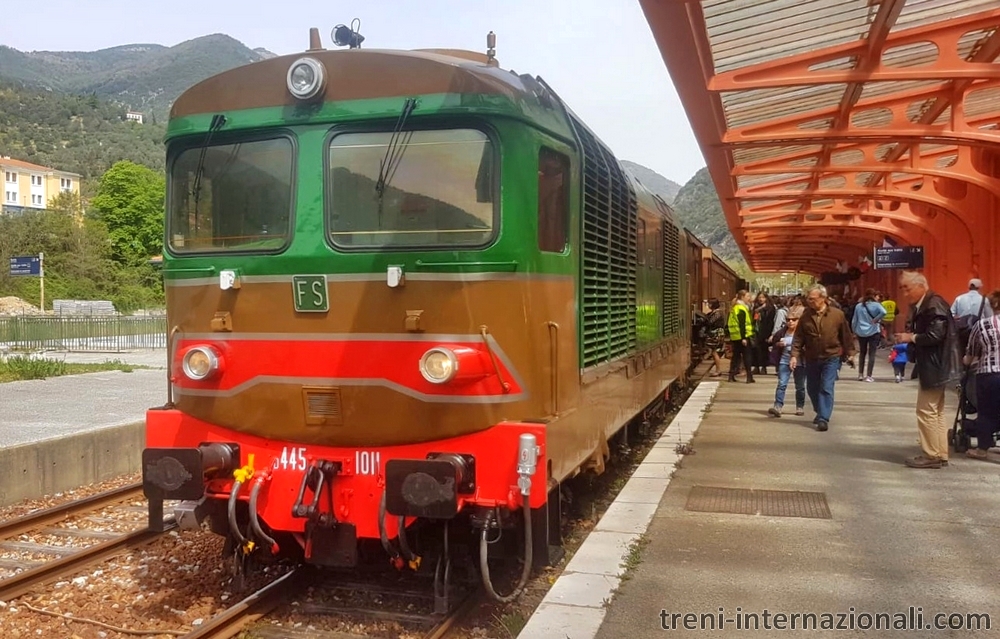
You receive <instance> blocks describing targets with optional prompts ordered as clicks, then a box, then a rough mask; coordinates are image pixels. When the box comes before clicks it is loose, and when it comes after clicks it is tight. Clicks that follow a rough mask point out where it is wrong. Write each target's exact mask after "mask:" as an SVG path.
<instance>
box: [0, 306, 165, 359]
mask: <svg viewBox="0 0 1000 639" xmlns="http://www.w3.org/2000/svg"><path fill="white" fill-rule="evenodd" d="M3 346H5V347H7V348H9V349H12V350H28V351H30V350H43V349H48V350H66V351H92V352H101V353H120V352H123V351H132V350H136V349H141V348H166V347H167V318H166V317H65V316H64V317H47V316H34V315H18V316H13V317H0V347H3Z"/></svg>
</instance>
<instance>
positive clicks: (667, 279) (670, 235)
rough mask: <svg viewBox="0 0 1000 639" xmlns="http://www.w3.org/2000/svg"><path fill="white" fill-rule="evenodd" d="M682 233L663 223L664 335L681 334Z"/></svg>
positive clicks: (666, 222)
mask: <svg viewBox="0 0 1000 639" xmlns="http://www.w3.org/2000/svg"><path fill="white" fill-rule="evenodd" d="M680 253H681V247H680V231H679V230H678V228H677V227H676V226H674V225H673V224H671V223H670V222H668V221H667V220H664V222H663V334H664V335H665V336H667V335H679V334H680V332H681V269H680V261H679V258H680Z"/></svg>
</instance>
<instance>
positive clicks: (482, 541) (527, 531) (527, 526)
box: [479, 497, 534, 603]
mask: <svg viewBox="0 0 1000 639" xmlns="http://www.w3.org/2000/svg"><path fill="white" fill-rule="evenodd" d="M499 524H500V522H497V525H499ZM488 532H489V525H488V524H487V525H485V526H483V532H482V535H481V536H480V537H479V572H480V573H481V574H482V576H483V586H484V587H485V588H486V592H487V593H489V595H490V596H491V597H493V598H494V599H496V600H497V601H499V602H500V603H509V602H511V601H514V599H516V598H517V596H518V595H519V594H521V591H522V590H524V587H525V585H527V583H528V577H529V576H530V575H531V562H532V561H533V560H534V553H533V551H532V541H531V504H530V503H529V502H528V498H527V497H525V498H524V570H523V571H522V572H521V580H520V581H519V582H518V584H517V587H516V588H514V592H512V593H510V594H509V595H507V596H506V597H501V596H500V595H499V594H497V591H496V590H494V589H493V583H492V582H491V581H490V566H489V563H488V562H487V555H488V554H489V549H488V548H487V544H488V543H489V542H487V541H486V536H487V534H488Z"/></svg>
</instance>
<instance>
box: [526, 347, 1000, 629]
mask: <svg viewBox="0 0 1000 639" xmlns="http://www.w3.org/2000/svg"><path fill="white" fill-rule="evenodd" d="M884 353H885V351H880V352H879V355H880V357H879V361H878V365H877V367H876V372H875V377H876V380H877V381H876V382H875V383H865V382H859V381H857V373H856V371H854V370H852V369H850V368H847V367H844V368H843V370H842V372H841V380H840V381H839V382H837V385H836V390H835V409H834V413H833V417H832V420H831V422H830V429H829V431H827V432H818V431H816V430H815V427H814V426H813V425H812V423H811V422H812V419H813V417H814V413H813V412H812V411H811V410H810V407H809V401H808V398H807V400H806V412H805V415H804V416H801V417H796V416H795V415H794V414H791V415H789V412H792V413H794V400H793V399H792V398H793V397H794V395H791V394H789V395H786V403H785V407H786V412H785V416H783V417H781V418H774V417H770V416H768V415H767V409H768V408H769V407H770V406H771V405H772V404H773V401H774V389H775V385H776V378H775V376H774V375H773V374H772V375H760V376H756V379H757V382H756V383H755V384H746V383H742V382H737V383H730V382H726V381H721V382H720V381H704V382H701V383H700V384H699V387H698V389H696V391H695V393H694V394H693V395H692V396H691V398H689V399H688V402H687V404H686V405H685V407H684V408H683V409H682V410H681V412H680V414H678V415H677V416H676V417H675V418H674V420H673V422H672V423H671V425H670V426H669V427H668V428H667V430H666V432H665V433H664V435H663V436H662V437H661V439H660V441H659V442H658V443H657V445H656V446H655V447H654V448H653V450H652V451H651V452H650V453H649V454H648V455H647V456H646V459H645V460H644V461H643V463H642V464H641V465H640V467H639V469H638V470H637V471H636V474H635V475H634V476H633V478H632V479H631V480H630V481H629V483H628V484H627V485H626V486H625V487H624V488H623V489H622V492H621V494H620V495H619V497H618V499H617V500H616V501H615V503H614V504H613V505H612V506H611V508H610V509H609V510H608V511H607V512H606V513H605V515H604V517H603V518H602V519H601V521H600V523H599V524H598V526H597V527H596V528H595V532H594V533H591V535H590V536H589V537H588V539H587V540H586V541H585V542H584V544H583V546H582V547H581V548H580V549H579V550H578V551H577V553H576V554H575V555H574V556H573V557H572V559H571V560H570V561H569V563H568V564H567V565H566V568H565V570H564V571H563V573H562V574H561V575H560V577H559V578H558V579H557V581H556V583H555V584H554V586H553V587H552V588H551V589H550V591H549V592H548V594H547V596H546V598H545V600H544V601H543V602H542V603H541V604H540V605H539V606H538V608H537V609H536V610H535V613H534V614H533V616H532V617H531V618H530V619H529V620H528V623H527V624H526V626H525V627H524V629H523V630H522V631H521V633H520V634H519V635H518V637H519V639H535V638H543V637H560V638H570V639H591V638H592V637H597V639H612V638H619V637H629V638H630V639H644V638H647V637H661V636H663V635H664V633H665V632H670V631H673V632H674V634H678V633H684V632H685V631H687V633H689V634H694V635H696V636H699V637H700V636H705V637H728V636H745V635H747V636H755V637H756V636H761V637H767V636H787V634H788V630H789V629H791V625H790V623H791V620H792V615H793V614H796V613H797V614H798V615H799V617H798V618H797V619H796V621H797V625H796V629H802V628H803V624H811V625H806V627H807V628H810V629H812V628H814V627H815V628H819V629H823V628H824V627H825V626H823V625H821V624H823V623H824V621H828V622H829V623H832V624H833V627H832V629H831V632H837V631H838V628H840V629H846V630H848V632H849V633H850V634H869V635H872V636H886V635H890V634H892V635H896V634H899V635H902V634H903V632H904V631H903V630H899V629H898V628H899V626H896V625H893V626H891V628H893V629H892V630H888V631H887V630H885V625H884V624H885V622H886V621H887V620H888V621H890V622H891V623H894V624H895V623H899V624H903V627H905V628H912V627H913V626H914V625H919V626H921V627H920V632H921V634H922V635H924V636H929V637H935V636H957V635H959V634H960V635H961V636H979V635H980V634H985V633H986V630H985V627H986V626H985V619H983V620H982V621H979V622H977V621H976V619H975V618H972V619H970V618H969V617H967V615H976V614H978V613H987V614H990V615H991V618H990V623H991V624H992V628H993V629H994V630H995V628H996V625H997V624H1000V610H998V609H997V608H996V601H997V600H998V599H1000V580H998V579H997V567H998V561H997V559H996V558H995V556H994V553H993V550H994V547H995V540H996V538H997V537H996V535H997V531H998V527H1000V465H998V464H1000V456H996V455H995V453H991V454H990V460H989V461H978V460H973V459H969V458H967V457H965V456H964V455H956V454H955V453H954V451H952V453H951V458H950V463H949V466H948V467H946V468H941V469H919V470H918V469H911V468H909V467H907V466H905V465H904V463H903V461H904V459H905V458H906V457H911V456H914V455H917V454H919V453H920V448H919V445H918V443H917V427H916V421H915V416H914V405H915V400H916V391H917V382H916V380H912V381H911V380H907V381H905V382H903V383H900V384H897V383H895V381H894V380H893V376H892V371H891V368H890V365H889V364H888V362H886V361H884V359H885V355H884ZM727 363H728V362H727ZM907 374H909V371H907ZM716 379H717V378H716ZM723 379H724V378H723ZM791 390H792V389H789V391H791ZM789 405H791V406H792V408H793V410H792V411H789V410H788V407H789ZM956 405H957V395H956V394H955V393H954V392H951V391H949V392H948V393H947V407H946V423H947V424H949V425H950V424H951V423H952V422H953V420H954V416H955V409H956ZM692 422H693V423H692ZM692 432H694V433H695V434H694V435H693V437H692ZM688 442H690V444H689V445H690V446H691V447H692V450H693V452H690V453H689V454H686V455H683V456H682V455H679V454H678V453H677V452H676V450H675V449H676V448H677V444H678V443H688ZM678 460H679V463H678V464H677V466H676V467H675V462H678ZM667 466H669V470H668V469H667V468H665V467H667ZM671 471H672V472H673V476H672V478H671V477H670V472H671ZM651 477H657V478H658V479H655V480H654V479H650V478H651ZM762 491H767V492H762ZM771 491H774V492H771ZM778 491H781V492H778ZM785 491H788V492H785ZM713 511H715V512H713ZM733 511H735V512H733ZM737 512H742V513H745V514H737ZM623 575H624V576H623ZM765 610H766V611H768V613H769V615H770V617H769V619H768V622H769V624H770V628H771V629H770V630H767V629H765V626H764V625H763V624H764V617H763V613H764V611H765ZM852 612H853V620H852V617H851V615H852ZM779 613H780V614H784V615H785V617H783V618H778V617H775V615H776V614H779ZM876 613H888V615H889V616H888V617H887V618H881V619H877V620H876V619H875V618H874V617H863V616H862V615H866V614H867V615H875V614H876ZM674 614H678V615H679V616H678V617H673V615H674ZM720 614H721V619H722V623H720ZM808 614H813V615H816V617H815V621H814V620H813V618H809V617H803V616H802V615H808ZM824 614H826V615H828V616H827V617H824V616H823V615H824ZM937 614H944V615H945V616H944V617H943V618H939V619H938V621H944V622H945V623H946V624H947V622H948V621H949V617H948V616H949V615H959V616H961V619H959V617H958V616H955V617H952V618H951V622H952V623H953V624H956V625H958V624H959V622H960V623H961V629H960V630H959V629H958V628H955V629H953V630H949V629H935V628H930V629H928V627H927V626H928V625H931V626H933V625H934V624H935V618H934V617H935V615H937ZM685 615H693V616H685ZM747 615H754V616H747ZM839 615H843V617H840V616H839ZM755 617H756V621H755V620H754V618H755ZM779 619H780V620H781V622H780V623H778V620H779ZM685 621H688V622H690V623H689V624H688V625H687V626H685ZM876 621H878V622H879V623H881V624H883V625H882V626H880V629H878V630H876V626H875V625H874V623H875V622H876ZM868 623H871V624H872V625H870V629H869V630H865V629H864V628H863V626H864V625H865V624H868ZM967 623H970V625H971V627H969V625H966V624H967ZM977 623H982V624H983V626H982V629H981V630H979V631H976V630H975V629H976V627H977V625H976V624H977ZM713 624H714V627H713ZM756 624H759V625H756ZM776 624H777V625H776ZM839 624H843V625H839ZM852 624H853V625H852ZM755 625H756V629H755ZM747 629H749V630H750V631H751V632H746V631H747ZM851 630H853V632H850V631H851ZM840 632H843V630H840Z"/></svg>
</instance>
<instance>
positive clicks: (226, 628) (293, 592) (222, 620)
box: [181, 568, 479, 639]
mask: <svg viewBox="0 0 1000 639" xmlns="http://www.w3.org/2000/svg"><path fill="white" fill-rule="evenodd" d="M309 574H311V571H310V570H309V569H308V568H297V569H295V570H293V571H291V572H289V573H287V574H285V575H284V576H282V577H280V578H279V579H277V580H275V581H273V582H271V583H270V584H268V585H267V586H265V587H263V588H261V589H260V590H258V591H257V592H255V593H253V594H252V595H250V596H249V597H247V598H245V599H243V600H242V601H240V602H239V603H237V604H236V605H234V606H232V607H231V608H229V609H228V610H226V611H225V612H223V613H221V614H219V615H216V616H215V617H213V618H212V619H210V620H208V621H207V622H206V623H205V624H203V625H202V626H200V627H199V628H197V629H196V630H194V631H193V632H191V633H188V634H187V635H184V636H183V637H181V639H231V638H232V637H235V636H237V635H238V634H239V633H240V632H241V631H242V630H243V629H244V628H246V627H247V626H248V625H250V624H251V623H254V622H255V621H257V620H259V619H260V618H262V617H264V616H265V615H267V614H268V613H270V612H271V611H273V610H275V609H276V608H277V607H278V606H280V605H282V604H284V603H286V602H288V601H289V600H291V599H293V598H295V597H296V596H297V595H300V594H303V593H304V591H305V588H306V586H308V585H310V584H315V582H314V581H312V580H310V579H308V578H307V575H309ZM317 587H318V588H324V589H326V588H329V589H331V590H345V591H346V590H351V591H354V592H357V591H359V590H361V591H364V592H365V593H366V594H369V595H373V596H375V597H378V596H380V595H384V596H386V597H411V598H414V599H426V598H427V597H428V593H426V592H423V591H415V590H413V591H410V590H400V589H395V588H377V587H376V588H373V587H372V585H371V584H364V583H344V582H341V583H338V584H319V585H317ZM430 598H433V595H430ZM478 600H479V599H478V596H477V594H476V593H470V594H468V595H466V596H465V597H463V598H462V599H461V600H460V601H459V603H458V604H457V605H456V606H454V607H452V609H451V611H450V612H449V613H448V614H446V615H431V614H419V613H411V612H393V611H387V610H383V609H380V608H376V607H357V606H350V607H349V606H329V605H321V604H308V603H307V604H302V605H299V606H297V607H296V612H297V613H298V614H299V615H301V616H306V617H322V616H330V615H338V616H342V617H346V618H351V619H366V620H371V619H378V620H382V621H392V622H398V623H404V624H409V625H412V626H422V627H424V628H426V630H425V631H424V634H423V638H424V639H442V638H443V637H446V636H447V634H448V631H449V630H451V628H452V627H453V626H454V625H455V623H456V622H457V621H458V620H460V619H462V617H464V616H465V615H466V614H468V613H469V611H470V610H471V609H472V607H473V606H474V605H475V604H476V603H477V602H478ZM254 636H255V637H259V638H260V639H290V638H292V637H302V638H303V639H305V638H307V637H308V638H309V639H341V638H343V637H345V636H347V635H345V633H342V632H334V631H322V630H306V631H297V630H295V629H290V628H288V627H286V626H280V625H279V626H262V627H259V628H257V629H255V631H254ZM351 636H352V637H359V636H363V635H357V634H352V635H351Z"/></svg>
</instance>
